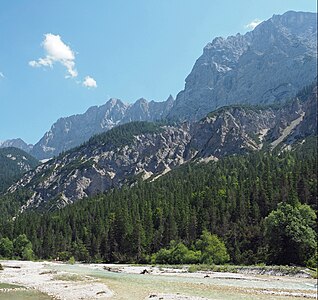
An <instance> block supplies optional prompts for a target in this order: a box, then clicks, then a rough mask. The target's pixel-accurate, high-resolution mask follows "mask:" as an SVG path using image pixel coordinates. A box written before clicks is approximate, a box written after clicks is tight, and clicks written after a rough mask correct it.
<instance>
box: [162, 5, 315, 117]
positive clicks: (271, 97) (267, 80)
mask: <svg viewBox="0 0 318 300" xmlns="http://www.w3.org/2000/svg"><path fill="white" fill-rule="evenodd" d="M315 78H317V14H316V13H309V12H294V11H289V12H286V13H285V14H283V15H274V16H273V17H272V18H270V19H269V20H267V21H264V22H262V23H261V24H259V25H258V26H257V27H256V28H255V29H254V30H253V31H251V32H248V33H246V34H245V35H241V34H237V35H236V36H230V37H228V38H226V39H224V38H222V37H218V38H215V39H214V40H213V41H212V42H211V43H209V44H207V45H206V46H205V48H204V50H203V54H202V56H201V57H200V58H199V59H198V60H197V61H196V63H195V65H194V67H193V69H192V71H191V73H190V74H189V75H188V77H187V78H186V84H185V88H184V90H183V91H181V92H180V93H179V94H178V95H177V98H176V101H175V103H174V106H173V108H172V109H171V111H170V113H169V114H168V116H169V117H171V118H179V119H181V120H199V119H200V118H202V117H204V115H205V114H206V113H207V112H208V111H212V110H215V109H216V108H218V107H222V106H225V105H231V104H238V103H245V104H247V103H249V104H268V103H275V102H281V101H284V100H286V99H288V98H292V97H293V96H295V94H296V93H297V92H298V90H299V89H300V88H302V87H303V86H305V85H308V84H309V83H311V82H312V81H313V80H314V79H315Z"/></svg>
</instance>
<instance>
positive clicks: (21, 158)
mask: <svg viewBox="0 0 318 300" xmlns="http://www.w3.org/2000/svg"><path fill="white" fill-rule="evenodd" d="M38 164H39V162H38V161H37V160H36V159H35V158H33V157H32V156H30V155H29V154H28V153H26V152H24V151H23V150H21V149H18V148H13V147H7V148H2V149H0V193H2V192H4V190H5V189H6V188H8V187H9V186H10V185H11V184H12V183H13V182H14V181H15V180H17V179H18V178H19V177H20V176H21V175H22V174H23V173H25V172H27V171H30V170H31V169H33V168H35V167H36V166H37V165H38Z"/></svg>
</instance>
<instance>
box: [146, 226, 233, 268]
mask: <svg viewBox="0 0 318 300" xmlns="http://www.w3.org/2000/svg"><path fill="white" fill-rule="evenodd" d="M191 248H192V249H188V248H187V246H185V245H184V244H183V243H181V242H179V243H177V242H175V241H171V242H170V247H169V249H166V248H162V249H160V250H159V251H158V252H157V253H155V254H153V255H152V257H151V262H152V263H159V264H198V263H204V264H223V263H226V262H228V261H229V260H230V256H229V255H228V253H227V250H226V247H225V245H224V243H223V242H222V241H220V239H219V238H218V237H217V236H216V235H212V234H211V233H210V232H208V231H206V230H204V231H203V233H202V235H201V238H200V239H199V240H198V241H196V243H195V245H192V247H191Z"/></svg>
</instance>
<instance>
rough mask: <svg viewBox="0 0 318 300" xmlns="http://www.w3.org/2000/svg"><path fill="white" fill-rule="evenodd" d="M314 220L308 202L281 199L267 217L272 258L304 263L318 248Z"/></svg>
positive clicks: (287, 262) (280, 261)
mask: <svg viewBox="0 0 318 300" xmlns="http://www.w3.org/2000/svg"><path fill="white" fill-rule="evenodd" d="M315 220H316V214H315V212H314V211H313V209H311V208H310V206H308V205H306V204H302V205H301V204H296V205H295V206H292V205H290V204H286V203H280V204H279V205H278V208H277V210H274V211H272V212H271V213H270V214H269V216H268V217H267V218H266V219H265V237H266V241H267V245H268V250H269V251H268V255H269V257H268V259H269V262H271V263H280V264H299V265H304V264H305V263H306V262H307V261H308V260H309V259H310V258H311V257H312V256H313V255H314V252H315V249H316V232H315V230H314V227H315Z"/></svg>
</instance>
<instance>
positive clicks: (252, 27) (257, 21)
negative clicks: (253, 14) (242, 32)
mask: <svg viewBox="0 0 318 300" xmlns="http://www.w3.org/2000/svg"><path fill="white" fill-rule="evenodd" d="M262 22H263V21H261V20H259V19H254V20H253V21H252V22H250V23H248V24H246V25H245V26H244V27H245V28H247V29H251V30H253V29H254V28H255V27H256V26H257V25H258V24H261V23H262Z"/></svg>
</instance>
